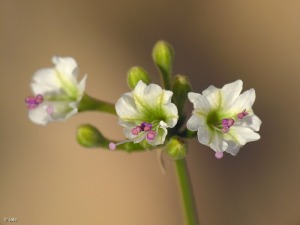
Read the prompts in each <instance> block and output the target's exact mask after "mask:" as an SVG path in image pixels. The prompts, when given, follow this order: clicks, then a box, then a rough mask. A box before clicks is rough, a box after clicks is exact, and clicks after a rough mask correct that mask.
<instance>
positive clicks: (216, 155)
mask: <svg viewBox="0 0 300 225" xmlns="http://www.w3.org/2000/svg"><path fill="white" fill-rule="evenodd" d="M215 157H216V158H217V159H222V158H223V152H216V153H215Z"/></svg>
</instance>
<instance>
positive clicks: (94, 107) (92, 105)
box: [78, 94, 116, 115]
mask: <svg viewBox="0 0 300 225" xmlns="http://www.w3.org/2000/svg"><path fill="white" fill-rule="evenodd" d="M78 111H79V112H85V111H100V112H106V113H111V114H114V115H116V109H115V105H113V104H111V103H108V102H105V101H102V100H98V99H95V98H93V97H91V96H89V95H87V94H84V95H83V97H82V99H81V101H80V103H79V106H78Z"/></svg>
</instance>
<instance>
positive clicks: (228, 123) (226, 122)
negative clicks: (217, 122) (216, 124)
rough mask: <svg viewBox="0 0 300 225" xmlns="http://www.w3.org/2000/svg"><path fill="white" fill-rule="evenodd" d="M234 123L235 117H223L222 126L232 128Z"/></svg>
mask: <svg viewBox="0 0 300 225" xmlns="http://www.w3.org/2000/svg"><path fill="white" fill-rule="evenodd" d="M233 124H234V120H233V119H223V120H222V126H223V127H228V128H230V127H231V126H232V125H233Z"/></svg>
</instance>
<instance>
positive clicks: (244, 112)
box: [237, 109, 249, 119]
mask: <svg viewBox="0 0 300 225" xmlns="http://www.w3.org/2000/svg"><path fill="white" fill-rule="evenodd" d="M248 114H249V113H248V112H246V109H244V110H243V111H242V112H240V113H239V114H238V115H237V117H238V118H239V119H243V118H244V117H245V116H247V115H248Z"/></svg>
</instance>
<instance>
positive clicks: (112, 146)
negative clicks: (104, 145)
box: [108, 142, 116, 150]
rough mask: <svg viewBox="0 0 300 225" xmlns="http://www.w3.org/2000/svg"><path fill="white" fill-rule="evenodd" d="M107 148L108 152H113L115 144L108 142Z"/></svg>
mask: <svg viewBox="0 0 300 225" xmlns="http://www.w3.org/2000/svg"><path fill="white" fill-rule="evenodd" d="M108 147H109V149H110V150H115V149H116V144H115V143H113V142H110V143H109V145H108Z"/></svg>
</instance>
